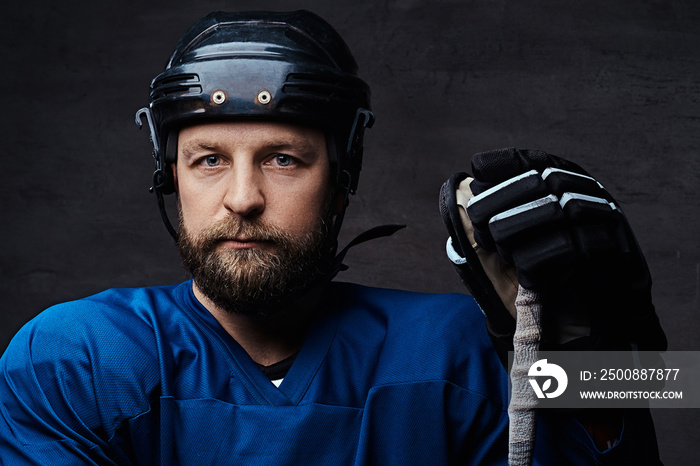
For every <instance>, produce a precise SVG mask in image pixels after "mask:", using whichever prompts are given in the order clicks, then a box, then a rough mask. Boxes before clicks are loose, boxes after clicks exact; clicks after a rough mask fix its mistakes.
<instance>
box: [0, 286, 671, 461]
mask: <svg viewBox="0 0 700 466" xmlns="http://www.w3.org/2000/svg"><path fill="white" fill-rule="evenodd" d="M483 319H484V318H483V315H482V314H481V312H480V311H479V309H478V307H477V305H476V304H475V302H474V301H473V300H472V298H471V297H469V296H465V295H459V294H451V295H444V294H443V295H437V294H436V295H433V294H422V293H410V292H403V291H395V290H383V289H375V288H366V287H361V286H358V285H351V284H343V283H332V284H330V285H329V288H328V290H327V293H326V296H325V298H324V299H323V300H322V303H321V307H320V308H319V313H318V316H317V318H316V320H315V322H314V324H313V326H312V329H311V331H310V332H309V334H308V336H307V338H306V340H305V342H304V345H303V347H302V348H301V350H300V352H299V354H298V356H297V357H296V359H295V361H294V363H293V365H292V367H291V369H290V370H289V372H288V374H287V375H286V377H285V378H284V381H283V382H282V384H281V385H280V387H279V388H277V387H275V386H274V385H273V384H272V383H271V382H270V380H269V379H268V378H267V377H265V375H264V374H263V373H262V372H261V370H260V369H259V368H258V367H257V366H256V364H255V362H254V361H253V360H252V359H251V358H250V357H249V356H248V355H247V354H246V353H245V351H244V350H243V349H242V348H241V347H240V346H239V345H238V344H237V343H236V341H234V340H233V339H232V338H231V337H230V336H229V335H228V334H227V333H226V332H225V331H224V330H223V328H222V327H221V326H220V325H219V324H218V322H217V321H216V320H215V319H214V318H213V317H212V315H211V314H210V313H209V312H208V311H207V310H206V309H205V308H204V307H203V306H202V305H201V304H200V303H199V302H198V301H197V300H196V298H195V297H194V294H193V292H192V283H191V282H185V283H183V284H180V285H177V286H169V287H156V288H138V289H119V290H109V291H105V292H103V293H100V294H98V295H95V296H92V297H89V298H86V299H82V300H79V301H75V302H70V303H65V304H61V305H58V306H54V307H52V308H50V309H48V310H46V311H44V312H43V313H41V314H40V315H39V316H37V317H36V318H35V319H34V320H32V321H31V322H30V323H28V324H27V325H26V326H24V328H22V330H20V332H19V333H18V334H17V335H16V336H15V338H14V339H13V341H12V343H11V344H10V346H9V347H8V349H7V350H6V352H5V354H4V355H3V357H2V359H1V360H0V403H1V404H0V459H1V460H2V461H0V462H1V463H2V464H8V465H11V464H41V465H46V464H51V465H63V464H66V465H68V464H165V465H171V464H187V465H190V464H217V465H218V464H255V465H260V464H275V465H284V464H290V465H300V464H304V465H314V464H319V465H320V464H323V465H327V464H349V465H366V464H378V465H391V464H401V465H406V464H431V465H437V464H474V465H476V464H506V457H507V413H506V410H507V375H506V373H505V371H504V370H503V368H502V367H501V366H500V364H499V361H498V359H497V357H496V355H495V353H494V351H493V350H492V348H491V345H490V342H489V340H488V337H487V334H486V331H485V328H484V321H483ZM631 416H634V414H631V415H629V413H628V416H627V418H626V422H625V428H624V432H623V436H622V439H621V442H620V443H619V444H618V445H617V446H616V447H614V448H613V449H611V450H608V451H606V452H599V451H597V450H596V449H595V447H594V446H593V444H592V442H591V440H590V438H589V437H588V435H587V434H586V432H585V430H584V429H583V428H582V427H581V426H580V425H579V424H578V423H577V422H576V421H574V420H573V419H570V418H566V417H561V418H558V417H554V416H550V415H547V414H546V413H545V414H544V416H543V417H541V420H540V422H539V427H538V440H537V450H536V457H537V461H538V462H539V463H540V464H557V465H561V464H593V463H595V462H604V463H605V462H607V463H609V464H635V461H639V459H640V458H643V459H644V461H643V463H644V464H651V463H649V462H648V460H650V459H654V458H656V457H657V456H655V455H658V453H657V452H656V443H655V438H654V434H653V428H651V425H650V424H649V422H650V421H649V419H648V416H647V417H644V416H641V419H639V420H635V419H633V417H631ZM637 464H642V462H639V463H637Z"/></svg>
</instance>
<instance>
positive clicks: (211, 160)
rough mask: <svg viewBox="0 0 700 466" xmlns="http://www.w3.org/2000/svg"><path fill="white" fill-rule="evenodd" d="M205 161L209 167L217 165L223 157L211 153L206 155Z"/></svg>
mask: <svg viewBox="0 0 700 466" xmlns="http://www.w3.org/2000/svg"><path fill="white" fill-rule="evenodd" d="M203 161H204V163H205V164H206V166H207V167H216V166H218V165H219V164H220V163H221V157H219V156H218V155H209V156H207V157H205V158H204V160H203Z"/></svg>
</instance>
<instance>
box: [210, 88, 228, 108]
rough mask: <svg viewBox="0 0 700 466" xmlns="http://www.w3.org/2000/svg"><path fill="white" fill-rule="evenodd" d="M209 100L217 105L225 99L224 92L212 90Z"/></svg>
mask: <svg viewBox="0 0 700 466" xmlns="http://www.w3.org/2000/svg"><path fill="white" fill-rule="evenodd" d="M211 101H212V102H214V103H215V104H217V105H221V104H223V103H224V102H225V101H226V93H225V92H224V91H214V93H213V94H212V95H211Z"/></svg>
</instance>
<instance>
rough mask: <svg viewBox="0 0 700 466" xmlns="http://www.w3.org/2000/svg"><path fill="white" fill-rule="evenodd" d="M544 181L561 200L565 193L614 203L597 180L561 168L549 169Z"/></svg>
mask: <svg viewBox="0 0 700 466" xmlns="http://www.w3.org/2000/svg"><path fill="white" fill-rule="evenodd" d="M542 179H543V180H544V182H545V183H546V184H547V187H548V188H549V190H550V192H552V193H553V194H555V195H556V196H558V197H559V198H561V197H562V196H563V195H564V193H566V192H570V193H577V194H585V195H588V196H593V197H599V198H603V199H606V200H608V201H611V202H612V201H613V198H612V196H611V195H610V193H608V191H607V190H606V189H605V188H604V187H603V185H601V184H600V183H599V182H598V181H597V180H596V179H595V178H593V177H591V176H588V175H584V174H581V173H575V172H572V171H569V170H563V169H561V168H547V169H545V170H544V171H543V172H542Z"/></svg>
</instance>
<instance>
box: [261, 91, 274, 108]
mask: <svg viewBox="0 0 700 466" xmlns="http://www.w3.org/2000/svg"><path fill="white" fill-rule="evenodd" d="M270 100H272V95H270V91H267V90H265V89H263V90H262V91H260V92H258V102H260V103H261V104H263V105H267V104H269V103H270Z"/></svg>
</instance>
